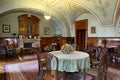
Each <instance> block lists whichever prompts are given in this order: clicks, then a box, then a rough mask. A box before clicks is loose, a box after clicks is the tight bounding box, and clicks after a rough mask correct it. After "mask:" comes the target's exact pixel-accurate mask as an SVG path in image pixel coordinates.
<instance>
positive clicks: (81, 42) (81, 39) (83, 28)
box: [75, 19, 88, 51]
mask: <svg viewBox="0 0 120 80" xmlns="http://www.w3.org/2000/svg"><path fill="white" fill-rule="evenodd" d="M87 28H88V20H87V19H85V20H81V21H76V22H75V40H76V41H75V44H76V50H79V51H85V48H86V45H87V44H86V43H87Z"/></svg>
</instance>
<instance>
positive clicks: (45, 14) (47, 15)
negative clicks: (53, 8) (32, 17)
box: [44, 0, 51, 20]
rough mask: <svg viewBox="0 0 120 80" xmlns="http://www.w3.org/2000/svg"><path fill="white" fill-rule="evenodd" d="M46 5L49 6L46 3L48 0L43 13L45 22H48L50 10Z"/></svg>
mask: <svg viewBox="0 0 120 80" xmlns="http://www.w3.org/2000/svg"><path fill="white" fill-rule="evenodd" d="M48 4H49V3H48V0H47V5H46V11H45V13H44V18H45V19H46V20H49V19H50V18H51V15H50V9H49V6H48Z"/></svg>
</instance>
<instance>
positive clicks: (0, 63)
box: [0, 54, 120, 80]
mask: <svg viewBox="0 0 120 80" xmlns="http://www.w3.org/2000/svg"><path fill="white" fill-rule="evenodd" d="M34 55H35V54H33V55H24V57H25V56H34ZM34 59H35V58H34ZM30 60H33V59H30V58H29V59H23V60H21V59H20V57H19V56H16V57H12V58H0V80H5V79H4V77H5V76H4V65H6V64H11V63H18V62H23V61H30ZM109 67H112V68H115V69H118V70H120V63H117V62H112V61H111V63H110V65H109Z"/></svg>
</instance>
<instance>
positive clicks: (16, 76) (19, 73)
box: [4, 60, 120, 80]
mask: <svg viewBox="0 0 120 80" xmlns="http://www.w3.org/2000/svg"><path fill="white" fill-rule="evenodd" d="M4 70H5V76H6V80H40V77H39V76H37V71H38V64H37V60H33V61H29V62H21V63H15V64H8V65H5V66H4ZM70 75H71V76H73V74H70ZM77 75H78V74H77ZM74 77H75V78H74V79H72V78H71V77H70V78H69V79H68V78H66V79H65V80H76V75H74ZM108 77H110V79H109V80H120V71H118V70H116V69H113V68H109V69H108ZM90 79H91V76H90V75H87V77H86V80H90ZM79 80H82V79H79Z"/></svg>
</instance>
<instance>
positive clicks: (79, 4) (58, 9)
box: [0, 0, 120, 34]
mask: <svg viewBox="0 0 120 80" xmlns="http://www.w3.org/2000/svg"><path fill="white" fill-rule="evenodd" d="M47 1H48V3H49V5H48V6H49V10H50V13H51V16H52V20H53V21H54V20H58V21H60V22H61V23H62V24H63V25H64V26H65V27H66V31H70V29H72V27H73V23H74V21H75V20H76V18H78V17H79V16H80V15H82V14H84V13H91V14H93V15H94V16H95V17H96V18H97V19H98V21H99V22H100V23H101V24H102V25H104V26H105V25H112V26H113V25H114V23H115V20H116V19H117V17H118V16H117V14H119V12H118V11H119V6H120V0H20V1H18V0H0V16H4V15H8V14H12V13H19V12H27V13H32V14H35V15H38V16H43V14H44V12H45V11H46V10H45V9H46V5H47ZM53 18H54V19H53ZM55 23H56V22H55ZM56 24H57V23H56ZM67 34H70V32H67Z"/></svg>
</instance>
